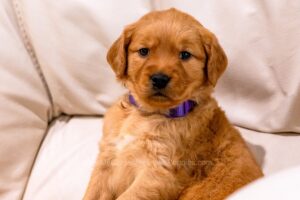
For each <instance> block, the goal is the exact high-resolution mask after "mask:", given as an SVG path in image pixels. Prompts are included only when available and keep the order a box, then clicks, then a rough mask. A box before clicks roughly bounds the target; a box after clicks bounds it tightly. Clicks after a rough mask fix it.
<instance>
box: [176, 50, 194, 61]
mask: <svg viewBox="0 0 300 200" xmlns="http://www.w3.org/2000/svg"><path fill="white" fill-rule="evenodd" d="M191 56H192V54H191V53H190V52H188V51H181V52H180V53H179V58H180V59H181V60H187V59H189V58H190V57H191Z"/></svg>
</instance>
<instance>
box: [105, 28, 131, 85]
mask: <svg viewBox="0 0 300 200" xmlns="http://www.w3.org/2000/svg"><path fill="white" fill-rule="evenodd" d="M133 30H134V25H129V26H127V27H126V28H125V30H124V31H123V33H122V35H121V36H120V37H119V38H118V39H117V40H116V41H115V42H114V43H113V45H112V46H111V47H110V49H109V51H108V53H107V56H106V59H107V61H108V63H109V64H110V66H111V67H112V69H113V71H114V72H115V74H116V77H117V79H119V80H122V79H125V78H126V73H127V50H128V46H129V44H130V41H131V36H132V33H133Z"/></svg>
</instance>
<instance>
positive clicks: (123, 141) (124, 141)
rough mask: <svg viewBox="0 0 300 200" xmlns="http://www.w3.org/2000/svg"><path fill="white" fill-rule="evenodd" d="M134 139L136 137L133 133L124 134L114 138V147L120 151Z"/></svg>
mask: <svg viewBox="0 0 300 200" xmlns="http://www.w3.org/2000/svg"><path fill="white" fill-rule="evenodd" d="M135 139H136V137H135V136H133V135H130V134H124V135H122V136H120V137H118V138H117V139H116V140H115V145H116V148H117V149H118V150H119V151H122V150H123V149H124V148H125V147H126V146H127V145H129V144H130V143H132V142H133V141H134V140H135Z"/></svg>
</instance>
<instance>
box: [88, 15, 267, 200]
mask: <svg viewBox="0 0 300 200" xmlns="http://www.w3.org/2000/svg"><path fill="white" fill-rule="evenodd" d="M107 60H108V62H109V64H110V65H111V67H112V69H113V71H114V72H115V74H116V77H117V79H118V80H119V81H120V82H121V83H123V84H124V85H125V87H126V88H128V90H129V93H128V94H126V95H124V96H123V97H121V99H120V100H119V101H118V102H117V103H116V104H115V105H114V106H113V107H112V108H111V109H109V110H108V112H107V114H106V116H105V121H104V133H103V138H102V141H101V144H100V150H101V153H100V154H99V156H98V159H97V162H96V166H95V169H94V171H93V174H92V177H91V180H90V183H89V186H88V189H87V192H86V194H85V197H84V199H85V200H114V199H117V200H142V199H143V200H160V199H162V200H169V199H170V200H174V199H181V200H188V199H194V200H200V199H203V200H219V199H224V198H225V197H226V196H227V195H229V194H230V193H232V192H233V191H235V190H236V189H238V188H240V187H241V186H243V185H245V184H247V183H249V182H251V181H253V180H255V179H257V178H258V177H261V176H262V172H261V170H260V168H259V167H258V165H257V164H256V162H255V161H254V159H253V157H252V155H251V153H250V152H249V150H248V149H247V147H246V145H245V142H244V141H243V139H242V138H241V136H240V135H239V133H238V131H237V130H236V129H235V128H234V127H233V126H232V125H230V123H229V122H228V120H227V119H226V116H225V114H224V113H223V111H222V110H221V109H220V108H219V107H218V105H217V103H216V101H215V100H214V99H213V97H212V96H211V93H212V90H213V88H214V86H215V85H216V82H217V80H218V78H219V77H220V75H221V74H222V73H223V71H224V70H225V68H226V65H227V58H226V55H225V53H224V51H223V50H222V48H221V46H220V45H219V43H218V41H217V39H216V37H215V36H214V35H213V34H212V33H211V32H209V31H208V30H207V29H206V28H204V27H203V26H202V25H201V24H200V23H199V22H198V21H197V20H196V19H194V18H193V17H191V16H189V15H188V14H185V13H183V12H180V11H178V10H175V9H170V10H165V11H156V12H151V13H149V14H147V15H145V16H144V17H142V18H141V19H140V20H138V21H137V22H136V23H133V24H131V25H129V26H127V27H126V28H125V30H124V32H123V33H122V35H121V36H120V37H119V38H118V39H117V41H116V42H115V43H114V44H113V45H112V47H111V48H110V50H109V52H108V55H107Z"/></svg>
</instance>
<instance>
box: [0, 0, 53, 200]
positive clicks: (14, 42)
mask: <svg viewBox="0 0 300 200" xmlns="http://www.w3.org/2000/svg"><path fill="white" fill-rule="evenodd" d="M0 19H1V20H0V27H1V28H0V44H1V45H0V199H14V200H18V199H21V196H22V194H23V191H24V189H25V185H26V182H27V180H28V177H29V174H30V170H31V167H32V165H33V162H34V159H35V156H36V154H37V151H38V148H39V146H40V144H41V141H42V139H43V137H44V135H45V132H46V128H47V123H48V116H49V115H50V113H51V106H50V102H49V98H48V95H47V93H46V92H45V88H44V85H43V83H42V81H41V79H40V77H39V75H38V73H37V71H36V69H35V66H34V65H33V62H34V60H33V57H30V56H29V53H28V50H29V49H30V47H29V46H28V44H26V45H24V40H23V39H24V37H23V38H22V36H24V32H21V31H20V29H19V27H18V24H17V20H16V15H15V13H14V11H13V6H12V1H10V0H3V1H1V2H0ZM26 48H27V49H26Z"/></svg>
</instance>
